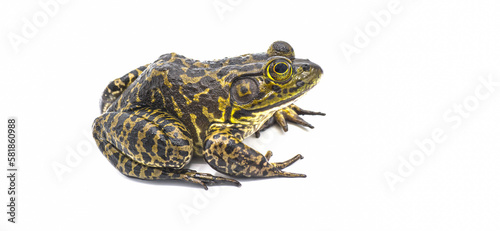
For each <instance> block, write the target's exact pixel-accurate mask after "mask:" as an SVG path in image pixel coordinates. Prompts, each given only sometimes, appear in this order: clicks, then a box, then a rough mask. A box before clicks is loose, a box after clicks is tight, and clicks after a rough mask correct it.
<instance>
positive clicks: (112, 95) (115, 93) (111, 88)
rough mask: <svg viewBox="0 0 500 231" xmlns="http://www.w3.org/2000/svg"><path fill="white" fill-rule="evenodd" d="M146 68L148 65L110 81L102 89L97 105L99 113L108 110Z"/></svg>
mask: <svg viewBox="0 0 500 231" xmlns="http://www.w3.org/2000/svg"><path fill="white" fill-rule="evenodd" d="M148 66H149V64H146V65H144V66H140V67H138V68H136V69H134V70H132V71H130V72H129V73H127V74H125V75H124V76H122V77H120V78H117V79H115V80H113V81H111V82H110V83H109V84H108V86H107V87H106V89H104V92H103V93H102V96H101V100H100V105H99V107H100V109H101V113H103V112H105V111H106V110H108V108H109V107H110V106H111V104H113V102H115V101H116V99H118V97H119V96H120V95H121V94H122V93H123V92H124V91H125V89H127V87H128V86H130V84H132V83H133V82H134V81H135V80H136V79H137V77H139V76H140V75H141V74H142V72H143V71H144V70H146V68H147V67H148Z"/></svg>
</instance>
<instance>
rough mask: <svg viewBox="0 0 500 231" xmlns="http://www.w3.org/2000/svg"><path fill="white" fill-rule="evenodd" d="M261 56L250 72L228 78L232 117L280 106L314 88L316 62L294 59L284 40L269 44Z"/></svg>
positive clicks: (317, 77)
mask: <svg viewBox="0 0 500 231" xmlns="http://www.w3.org/2000/svg"><path fill="white" fill-rule="evenodd" d="M262 57H263V59H262V60H259V59H256V60H255V63H257V64H258V63H260V65H256V67H257V68H256V70H255V71H254V72H253V73H245V74H242V75H240V76H238V77H236V78H234V79H233V80H232V83H231V88H230V94H231V101H232V105H233V112H234V113H233V117H252V116H256V114H266V113H268V112H274V111H276V110H278V109H281V108H283V107H285V106H287V105H289V104H291V103H293V102H294V101H295V100H296V99H297V98H299V97H300V96H302V95H304V94H305V93H306V92H308V91H309V90H310V89H311V88H312V87H314V86H315V85H316V84H317V83H318V81H319V79H320V77H321V75H322V74H323V70H321V67H319V66H318V65H317V64H315V63H313V62H311V61H309V60H308V59H298V58H295V53H294V51H293V48H292V46H290V44H288V43H286V42H284V41H276V42H274V43H273V44H271V46H270V47H269V49H268V50H267V53H266V55H262ZM255 63H254V64H255ZM236 119H238V118H236Z"/></svg>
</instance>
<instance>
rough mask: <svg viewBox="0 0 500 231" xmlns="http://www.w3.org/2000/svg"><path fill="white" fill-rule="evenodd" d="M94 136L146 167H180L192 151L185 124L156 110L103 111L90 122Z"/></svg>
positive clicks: (191, 143)
mask: <svg viewBox="0 0 500 231" xmlns="http://www.w3.org/2000/svg"><path fill="white" fill-rule="evenodd" d="M94 138H95V139H96V141H97V142H98V144H99V143H100V142H101V143H104V145H107V144H110V145H112V146H113V147H114V148H115V149H117V150H119V151H120V152H121V153H123V154H124V155H126V156H127V157H129V158H130V159H132V160H133V161H135V162H137V163H138V164H141V165H145V166H149V167H169V168H182V167H184V165H186V164H187V163H188V162H189V161H190V160H191V156H192V154H193V142H192V140H191V137H190V134H189V132H188V131H187V129H186V128H185V126H184V125H183V124H182V123H181V122H180V121H179V120H177V119H176V118H174V117H172V116H170V115H168V114H167V113H164V112H159V111H152V110H141V111H136V112H110V113H106V114H104V115H102V116H100V117H98V118H97V119H96V120H95V122H94ZM102 151H104V150H102Z"/></svg>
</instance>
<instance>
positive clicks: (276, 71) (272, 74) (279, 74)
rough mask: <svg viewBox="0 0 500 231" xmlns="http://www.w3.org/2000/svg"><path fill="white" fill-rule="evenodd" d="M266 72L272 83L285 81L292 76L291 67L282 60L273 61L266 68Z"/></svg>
mask: <svg viewBox="0 0 500 231" xmlns="http://www.w3.org/2000/svg"><path fill="white" fill-rule="evenodd" d="M266 72H267V76H268V77H269V78H271V79H272V80H274V81H278V82H282V81H286V80H288V79H289V78H290V76H292V65H291V64H290V63H289V62H288V61H286V60H283V59H279V60H275V61H273V62H271V63H270V64H269V65H268V66H267V69H266Z"/></svg>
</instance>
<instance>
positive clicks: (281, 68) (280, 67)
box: [274, 63, 288, 74]
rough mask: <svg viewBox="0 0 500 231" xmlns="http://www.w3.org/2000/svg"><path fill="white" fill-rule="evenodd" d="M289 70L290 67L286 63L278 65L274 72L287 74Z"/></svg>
mask: <svg viewBox="0 0 500 231" xmlns="http://www.w3.org/2000/svg"><path fill="white" fill-rule="evenodd" d="M287 69H288V66H287V65H286V64H284V63H278V64H276V66H274V71H276V73H280V74H281V73H285V72H286V70H287Z"/></svg>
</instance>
